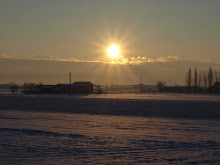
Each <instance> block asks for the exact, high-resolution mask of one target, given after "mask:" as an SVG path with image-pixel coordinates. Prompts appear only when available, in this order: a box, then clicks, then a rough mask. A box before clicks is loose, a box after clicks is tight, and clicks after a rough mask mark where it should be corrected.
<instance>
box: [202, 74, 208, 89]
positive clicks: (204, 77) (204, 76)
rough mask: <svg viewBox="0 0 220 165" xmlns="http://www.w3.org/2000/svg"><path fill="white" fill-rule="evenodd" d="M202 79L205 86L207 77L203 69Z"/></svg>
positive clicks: (205, 86)
mask: <svg viewBox="0 0 220 165" xmlns="http://www.w3.org/2000/svg"><path fill="white" fill-rule="evenodd" d="M202 79H203V87H204V88H207V82H208V78H207V74H206V72H205V71H203V72H202Z"/></svg>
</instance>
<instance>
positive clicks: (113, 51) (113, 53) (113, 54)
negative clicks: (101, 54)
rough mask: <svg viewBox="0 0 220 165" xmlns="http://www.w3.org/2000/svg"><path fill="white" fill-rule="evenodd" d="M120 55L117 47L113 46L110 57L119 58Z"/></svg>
mask: <svg viewBox="0 0 220 165" xmlns="http://www.w3.org/2000/svg"><path fill="white" fill-rule="evenodd" d="M119 53H120V49H119V47H118V46H117V45H111V46H110V47H109V48H108V55H109V56H110V57H113V58H115V57H118V55H119Z"/></svg>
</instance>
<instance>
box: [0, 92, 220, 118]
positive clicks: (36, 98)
mask: <svg viewBox="0 0 220 165" xmlns="http://www.w3.org/2000/svg"><path fill="white" fill-rule="evenodd" d="M0 109H7V110H23V111H44V112H69V113H90V114H110V115H130V116H159V117H181V118H215V119H219V118H220V96H219V95H196V94H194V95H193V94H92V95H85V94H81V95H71V96H68V95H0Z"/></svg>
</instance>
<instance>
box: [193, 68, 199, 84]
mask: <svg viewBox="0 0 220 165" xmlns="http://www.w3.org/2000/svg"><path fill="white" fill-rule="evenodd" d="M197 86H198V74H197V69H196V68H195V71H194V87H195V88H196V87H197Z"/></svg>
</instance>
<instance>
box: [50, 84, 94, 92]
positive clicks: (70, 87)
mask: <svg viewBox="0 0 220 165" xmlns="http://www.w3.org/2000/svg"><path fill="white" fill-rule="evenodd" d="M53 91H54V93H68V92H70V93H93V84H92V83H91V82H74V83H73V84H57V85H56V86H55V88H54V89H53Z"/></svg>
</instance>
